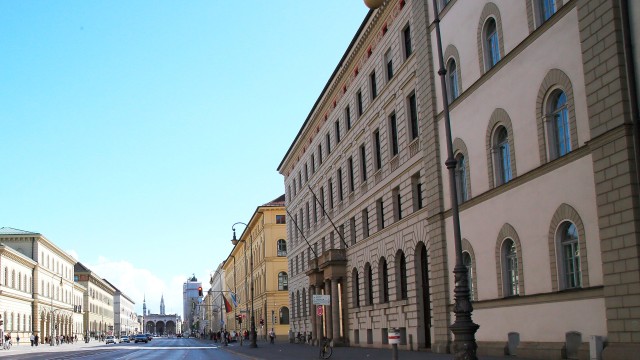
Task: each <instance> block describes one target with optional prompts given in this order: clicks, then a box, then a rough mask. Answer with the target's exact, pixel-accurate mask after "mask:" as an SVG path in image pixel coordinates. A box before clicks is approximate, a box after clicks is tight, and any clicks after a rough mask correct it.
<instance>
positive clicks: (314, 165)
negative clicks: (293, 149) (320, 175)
mask: <svg viewBox="0 0 640 360" xmlns="http://www.w3.org/2000/svg"><path fill="white" fill-rule="evenodd" d="M315 173H316V157H315V155H313V154H311V175H313V174H315Z"/></svg>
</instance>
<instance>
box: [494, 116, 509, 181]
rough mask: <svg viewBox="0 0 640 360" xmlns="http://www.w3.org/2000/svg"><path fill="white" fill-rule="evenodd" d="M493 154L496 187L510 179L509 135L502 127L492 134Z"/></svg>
mask: <svg viewBox="0 0 640 360" xmlns="http://www.w3.org/2000/svg"><path fill="white" fill-rule="evenodd" d="M493 154H494V164H493V165H494V170H495V180H496V181H495V182H496V185H502V184H506V183H507V182H509V181H510V180H511V179H512V172H511V148H510V145H509V133H508V132H507V128H506V127H504V126H498V128H497V129H496V131H495V132H494V138H493Z"/></svg>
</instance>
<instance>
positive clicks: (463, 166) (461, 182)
mask: <svg viewBox="0 0 640 360" xmlns="http://www.w3.org/2000/svg"><path fill="white" fill-rule="evenodd" d="M455 172H456V192H457V197H458V204H462V203H463V202H465V201H467V200H468V198H469V194H468V192H467V159H466V158H465V157H464V154H462V153H458V154H457V155H456V169H455Z"/></svg>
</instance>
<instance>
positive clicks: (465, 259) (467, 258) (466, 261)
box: [462, 251, 475, 300]
mask: <svg viewBox="0 0 640 360" xmlns="http://www.w3.org/2000/svg"><path fill="white" fill-rule="evenodd" d="M462 264H463V265H464V266H465V267H466V268H467V282H468V284H469V299H470V300H473V299H474V298H475V296H474V295H475V294H474V293H475V289H474V288H473V259H472V258H471V254H469V252H468V251H463V252H462Z"/></svg>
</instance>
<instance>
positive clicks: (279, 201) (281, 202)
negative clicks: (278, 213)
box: [262, 194, 284, 206]
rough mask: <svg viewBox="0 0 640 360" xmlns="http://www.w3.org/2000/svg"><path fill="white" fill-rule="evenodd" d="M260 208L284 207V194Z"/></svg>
mask: <svg viewBox="0 0 640 360" xmlns="http://www.w3.org/2000/svg"><path fill="white" fill-rule="evenodd" d="M262 206H284V194H282V195H280V196H278V197H277V198H275V199H273V200H271V201H269V202H268V203H266V204H264V205H262Z"/></svg>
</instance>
